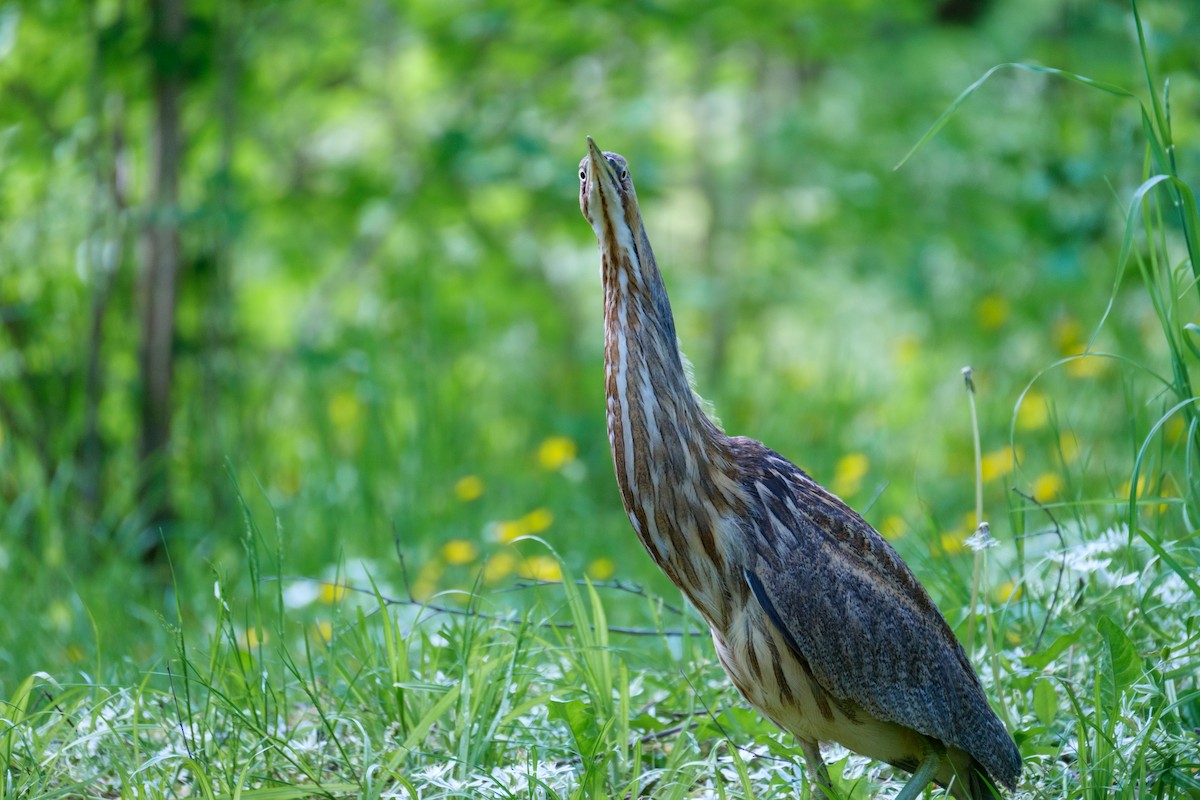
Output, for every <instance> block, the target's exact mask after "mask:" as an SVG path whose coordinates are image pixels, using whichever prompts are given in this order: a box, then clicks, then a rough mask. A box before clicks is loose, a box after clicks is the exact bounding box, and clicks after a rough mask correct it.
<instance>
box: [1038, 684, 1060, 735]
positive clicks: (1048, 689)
mask: <svg viewBox="0 0 1200 800" xmlns="http://www.w3.org/2000/svg"><path fill="white" fill-rule="evenodd" d="M1057 712H1058V695H1057V694H1056V693H1055V691H1054V682H1053V681H1051V680H1050V679H1049V678H1042V679H1041V680H1039V681H1038V682H1037V683H1035V684H1034V685H1033V713H1034V714H1036V715H1037V718H1038V721H1039V722H1041V723H1042V724H1043V725H1046V726H1049V725H1051V724H1052V723H1053V722H1054V717H1055V715H1056V714H1057Z"/></svg>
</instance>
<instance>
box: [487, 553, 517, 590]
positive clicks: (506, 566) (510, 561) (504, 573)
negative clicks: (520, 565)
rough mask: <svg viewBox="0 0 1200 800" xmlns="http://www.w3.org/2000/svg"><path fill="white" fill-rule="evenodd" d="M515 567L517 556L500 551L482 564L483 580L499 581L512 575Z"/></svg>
mask: <svg viewBox="0 0 1200 800" xmlns="http://www.w3.org/2000/svg"><path fill="white" fill-rule="evenodd" d="M516 567H517V557H516V556H514V555H513V554H512V553H510V552H508V551H501V552H499V553H496V554H495V555H494V556H492V557H491V558H489V559H488V561H487V563H486V564H484V565H483V580H484V581H485V582H487V583H499V582H500V581H502V580H504V579H505V578H507V577H508V576H509V575H512V573H513V570H514V569H516Z"/></svg>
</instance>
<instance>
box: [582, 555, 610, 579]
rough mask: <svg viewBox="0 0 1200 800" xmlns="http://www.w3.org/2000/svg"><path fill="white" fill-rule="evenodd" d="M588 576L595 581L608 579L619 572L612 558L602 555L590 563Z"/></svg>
mask: <svg viewBox="0 0 1200 800" xmlns="http://www.w3.org/2000/svg"><path fill="white" fill-rule="evenodd" d="M587 572H588V577H589V578H591V579H592V580H595V581H606V580H608V579H609V578H611V577H612V576H613V575H616V574H617V565H616V564H614V563H613V560H612V559H611V558H605V557H603V556H601V557H600V558H597V559H596V560H594V561H593V562H592V563H591V564H588V568H587Z"/></svg>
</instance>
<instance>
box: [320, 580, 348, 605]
mask: <svg viewBox="0 0 1200 800" xmlns="http://www.w3.org/2000/svg"><path fill="white" fill-rule="evenodd" d="M347 591H348V590H347V589H346V587H345V586H343V585H342V584H340V583H322V584H321V593H320V594H319V595H317V599H318V600H320V601H321V602H322V603H325V604H326V605H332V604H334V603H340V602H342V598H344V597H345V596H346V592H347Z"/></svg>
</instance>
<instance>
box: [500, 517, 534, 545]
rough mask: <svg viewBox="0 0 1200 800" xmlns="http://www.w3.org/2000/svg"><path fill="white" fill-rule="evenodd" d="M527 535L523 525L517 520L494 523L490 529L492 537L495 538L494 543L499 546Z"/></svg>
mask: <svg viewBox="0 0 1200 800" xmlns="http://www.w3.org/2000/svg"><path fill="white" fill-rule="evenodd" d="M526 533H527V531H526V529H525V523H524V522H522V521H521V520H519V519H506V520H501V521H500V522H497V523H496V526H495V527H494V528H493V529H492V535H493V536H495V537H496V541H497V542H500V543H501V544H508V543H509V542H511V541H513V540H514V539H519V538H521V537H522V536H524V535H525V534H526Z"/></svg>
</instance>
